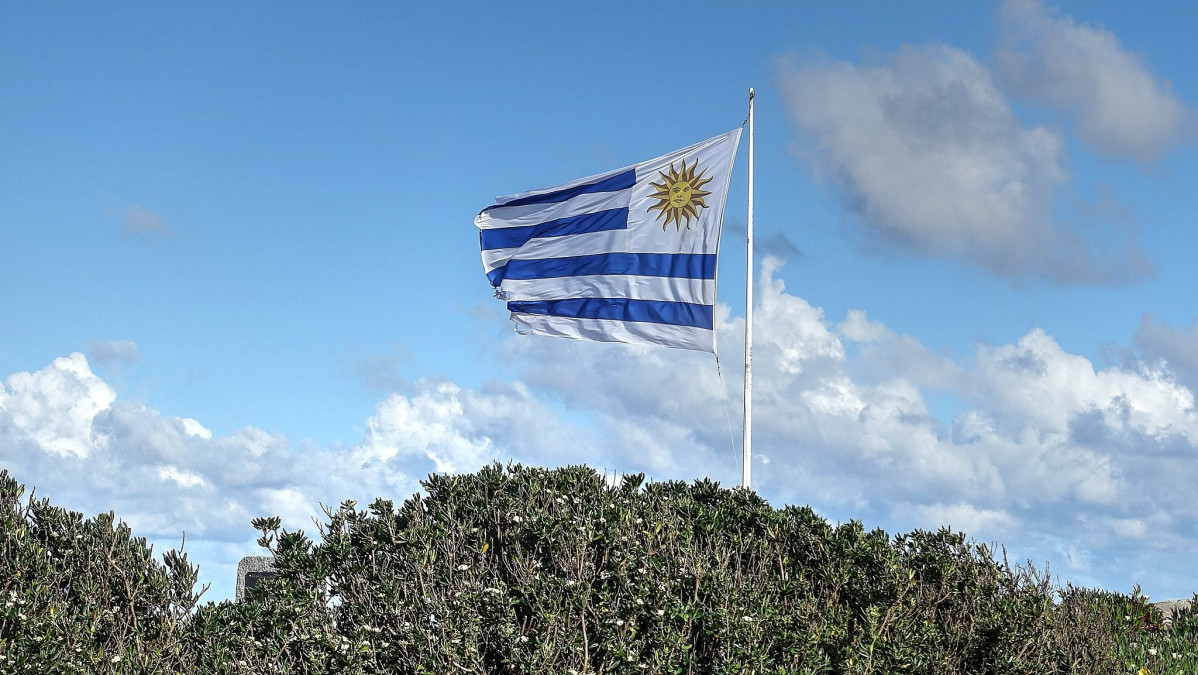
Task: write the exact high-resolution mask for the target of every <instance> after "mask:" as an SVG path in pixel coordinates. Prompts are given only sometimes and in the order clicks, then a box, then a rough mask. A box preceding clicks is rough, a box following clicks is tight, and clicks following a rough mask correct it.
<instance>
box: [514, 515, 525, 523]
mask: <svg viewBox="0 0 1198 675" xmlns="http://www.w3.org/2000/svg"><path fill="white" fill-rule="evenodd" d="M523 521H524V519H523V518H521V517H520V516H512V522H513V523H519V522H523Z"/></svg>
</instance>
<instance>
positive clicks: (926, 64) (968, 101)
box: [776, 44, 1151, 283]
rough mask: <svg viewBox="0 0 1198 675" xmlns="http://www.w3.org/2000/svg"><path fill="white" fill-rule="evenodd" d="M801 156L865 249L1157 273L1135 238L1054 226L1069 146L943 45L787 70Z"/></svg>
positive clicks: (1080, 278) (782, 78) (1005, 271)
mask: <svg viewBox="0 0 1198 675" xmlns="http://www.w3.org/2000/svg"><path fill="white" fill-rule="evenodd" d="M776 81H777V84H778V87H779V89H780V90H781V93H782V97H783V100H784V101H785V104H786V108H787V112H788V113H789V116H790V120H791V122H792V125H793V126H794V127H795V129H796V131H797V132H798V133H799V136H800V138H801V142H800V144H799V145H797V146H796V150H797V152H798V153H799V154H800V156H802V157H803V158H804V159H806V160H808V161H809V162H810V164H811V166H812V169H813V170H814V172H815V174H816V176H817V177H818V178H821V179H824V180H828V181H830V182H831V183H832V184H834V185H835V186H836V187H837V188H838V189H839V190H840V192H841V194H842V196H843V198H844V201H845V202H846V204H847V206H848V207H849V208H850V209H851V210H852V211H854V212H855V213H856V214H857V215H858V217H859V219H860V223H861V225H862V226H863V227H864V232H865V234H866V235H867V239H866V241H867V245H868V246H869V247H871V248H876V249H877V250H885V251H893V250H896V249H899V250H901V249H906V250H907V251H909V252H914V253H918V254H922V255H928V256H933V257H938V258H944V259H951V260H960V261H965V262H969V263H971V264H974V265H977V266H979V267H981V268H983V269H985V270H987V271H989V272H992V273H994V274H999V275H1003V276H1009V277H1012V278H1026V277H1039V278H1044V279H1049V280H1053V281H1060V282H1101V283H1112V282H1122V281H1126V280H1128V279H1133V278H1137V277H1140V276H1143V275H1145V274H1147V273H1149V272H1150V271H1151V265H1150V264H1149V263H1148V262H1147V261H1146V260H1145V259H1144V258H1143V256H1142V254H1141V253H1140V252H1139V250H1138V248H1137V247H1136V245H1135V243H1134V241H1133V240H1132V238H1131V235H1130V233H1129V232H1123V231H1118V232H1115V233H1114V235H1115V236H1113V237H1112V236H1109V235H1108V236H1106V239H1113V242H1112V241H1103V242H1098V241H1093V239H1094V234H1093V233H1090V232H1085V233H1083V232H1080V231H1075V230H1073V229H1071V228H1068V227H1065V226H1063V225H1061V224H1059V223H1054V220H1053V216H1054V208H1055V193H1056V191H1057V189H1058V188H1059V187H1060V186H1062V185H1064V184H1065V183H1066V181H1067V179H1068V177H1069V176H1068V172H1067V170H1066V168H1065V167H1066V155H1065V143H1064V140H1063V138H1062V137H1061V136H1060V135H1059V134H1058V133H1056V132H1055V131H1053V130H1050V129H1048V128H1046V127H1043V126H1026V125H1024V124H1022V123H1021V122H1020V121H1019V120H1018V119H1017V118H1016V116H1015V114H1014V112H1013V111H1012V109H1011V106H1010V103H1009V102H1008V101H1007V99H1006V97H1005V96H1004V95H1003V93H1002V92H1001V91H1000V89H999V88H998V86H997V85H996V83H995V82H994V78H993V77H992V75H991V73H990V71H989V70H988V69H987V68H986V67H985V66H984V65H983V64H981V63H979V62H978V61H977V60H976V59H975V58H974V57H973V56H971V55H969V54H967V53H965V52H963V51H961V50H959V49H955V48H953V47H950V46H947V45H941V44H935V45H928V46H905V47H903V48H902V49H900V50H899V51H898V52H897V53H896V54H895V55H894V56H893V59H892V60H891V61H890V62H888V63H879V64H875V65H868V66H857V65H853V64H850V63H847V62H844V61H834V60H827V59H825V60H818V59H815V60H807V61H805V62H802V63H795V62H783V63H782V64H781V65H780V66H779V68H778V73H777V77H776Z"/></svg>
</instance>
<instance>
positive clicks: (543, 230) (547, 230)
mask: <svg viewBox="0 0 1198 675" xmlns="http://www.w3.org/2000/svg"><path fill="white" fill-rule="evenodd" d="M627 229H628V209H627V208H623V209H610V210H607V211H596V212H595V213H584V214H582V215H581V216H570V217H569V218H559V219H557V220H550V221H547V222H544V223H538V224H536V225H529V226H527V227H501V228H496V229H494V230H483V231H482V233H481V234H482V247H483V250H484V251H490V250H494V249H497V248H517V247H519V246H523V245H524V244H526V243H528V240H529V239H535V238H537V237H564V236H566V235H569V234H586V233H588V232H606V231H608V230H627Z"/></svg>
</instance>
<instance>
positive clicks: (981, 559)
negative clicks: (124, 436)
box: [0, 465, 1198, 674]
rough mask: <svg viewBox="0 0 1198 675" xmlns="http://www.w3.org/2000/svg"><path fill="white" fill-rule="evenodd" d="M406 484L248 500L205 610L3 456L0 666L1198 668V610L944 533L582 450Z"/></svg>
mask: <svg viewBox="0 0 1198 675" xmlns="http://www.w3.org/2000/svg"><path fill="white" fill-rule="evenodd" d="M423 485H424V488H425V490H424V494H422V495H416V496H413V497H411V498H409V499H408V500H407V501H405V502H404V503H403V504H401V505H400V506H399V507H398V508H396V506H395V504H394V503H393V502H390V501H386V500H381V499H380V500H377V501H375V502H374V503H372V504H370V505H369V506H367V507H365V508H359V507H358V505H357V504H355V503H353V502H346V503H343V504H341V505H340V506H339V507H338V508H335V509H328V510H327V511H326V518H325V519H323V520H322V521H321V522H320V523H318V524H317V528H316V532H315V533H314V537H312V538H310V537H309V536H307V535H306V534H304V533H303V532H289V531H286V530H284V529H282V528H281V527H280V521H279V519H278V518H260V519H257V520H255V521H254V522H253V526H254V527H255V528H256V529H258V530H259V531H260V532H261V535H262V536H261V538H260V539H259V543H260V544H261V545H262V546H264V547H266V548H267V549H269V550H270V551H271V553H272V554H273V555H274V556H275V559H274V564H275V567H276V570H277V572H278V576H276V577H275V578H273V579H269V580H267V581H264V582H262V583H260V584H259V585H257V586H256V587H254V588H253V589H252V590H251V591H250V592H249V595H248V597H247V598H246V600H245V601H243V602H236V603H234V602H220V603H211V602H209V603H205V604H200V603H199V598H200V594H201V593H202V590H200V591H197V590H196V588H195V586H196V580H197V571H196V569H195V567H194V566H193V565H191V564H190V563H189V562H188V561H187V557H186V555H185V554H183V553H181V552H179V551H167V552H166V553H165V554H164V555H163V556H162V559H161V561H159V560H158V558H157V557H156V556H154V555H153V553H152V551H151V550H150V548H149V547H148V546H146V543H145V541H144V540H143V539H139V538H136V537H134V536H133V535H132V534H131V533H130V531H129V528H128V527H127V526H125V525H124V524H122V523H120V522H119V521H117V520H116V518H115V517H114V516H113V514H111V513H109V514H101V515H99V516H97V517H95V518H93V519H88V520H85V519H83V518H82V516H80V515H79V514H77V513H72V512H69V511H66V510H63V509H60V508H58V507H54V506H52V505H50V504H49V503H48V502H47V501H45V500H37V499H35V498H34V496H33V495H29V496H28V497H27V498H26V497H25V496H24V489H23V487H22V486H21V485H20V484H19V483H18V482H17V481H16V480H14V479H13V478H11V477H10V476H8V474H7V472H0V672H3V673H25V672H29V673H75V672H99V673H108V672H113V673H175V672H187V673H271V672H279V673H283V672H286V673H362V674H366V673H438V674H440V673H452V672H467V673H861V674H865V673H879V674H880V673H929V674H930V673H937V674H943V673H1171V672H1179V673H1180V672H1184V673H1192V672H1196V671H1198V617H1196V616H1195V615H1194V614H1193V613H1192V612H1191V611H1183V612H1181V613H1179V614H1178V615H1176V616H1174V617H1173V618H1172V620H1171V621H1168V620H1165V618H1164V617H1162V616H1161V613H1160V612H1159V611H1158V610H1157V609H1156V608H1155V607H1153V606H1152V605H1151V604H1149V603H1148V601H1147V599H1146V598H1144V597H1143V596H1142V595H1141V594H1140V593H1139V591H1138V589H1136V590H1134V591H1133V592H1132V594H1131V595H1122V594H1117V593H1109V592H1106V591H1097V590H1088V589H1079V588H1074V587H1071V586H1067V587H1065V588H1063V589H1061V588H1057V587H1055V586H1054V585H1053V584H1052V583H1051V582H1050V580H1049V578H1048V577H1047V575H1046V574H1044V573H1041V572H1038V571H1037V570H1035V569H1034V568H1033V567H1031V566H1030V565H1029V566H1012V565H1010V564H1009V563H1008V562H1007V560H1006V559H1005V557H1004V556H1002V555H996V552H995V551H992V550H991V549H990V548H988V547H986V546H984V545H980V544H976V543H973V542H971V541H969V540H968V539H967V538H966V537H965V536H964V535H963V534H960V533H956V532H951V531H949V530H947V529H944V530H940V531H938V532H925V531H915V532H912V533H910V534H904V535H899V536H893V537H892V536H890V535H888V534H886V533H885V532H883V531H881V530H872V531H869V530H866V529H865V528H864V527H862V525H861V524H860V523H858V522H855V521H853V522H849V523H844V524H840V525H835V524H831V523H829V522H827V521H826V520H825V519H823V518H821V517H820V516H819V515H817V514H816V513H815V512H814V511H812V510H811V509H810V508H806V507H793V506H788V507H785V508H782V509H775V508H773V507H772V506H770V505H769V504H768V503H767V502H765V501H764V500H762V499H761V498H760V497H758V496H757V495H756V494H754V493H752V492H749V491H746V490H741V489H731V490H729V489H723V488H720V487H719V486H718V485H717V484H715V483H712V482H710V481H696V482H695V483H692V484H686V483H681V482H665V483H647V484H646V483H645V482H644V480H643V477H642V476H629V477H625V478H623V479H622V480H621V481H619V482H618V483H617V484H609V483H608V482H606V481H605V480H604V479H603V477H602V476H600V475H598V474H597V473H596V472H595V471H593V470H591V469H589V468H586V467H569V468H563V469H552V470H547V469H537V468H528V467H521V466H510V467H507V468H504V467H501V466H498V465H494V466H490V467H487V468H484V469H483V470H481V471H479V472H478V473H475V474H470V475H459V476H438V475H434V476H430V477H429V478H428V480H427V481H425V482H424V484H423Z"/></svg>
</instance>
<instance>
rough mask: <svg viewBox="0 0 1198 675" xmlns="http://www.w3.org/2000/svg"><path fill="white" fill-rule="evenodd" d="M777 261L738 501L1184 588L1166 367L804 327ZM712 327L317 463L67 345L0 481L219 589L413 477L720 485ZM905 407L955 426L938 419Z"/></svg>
mask: <svg viewBox="0 0 1198 675" xmlns="http://www.w3.org/2000/svg"><path fill="white" fill-rule="evenodd" d="M780 265H781V262H780V261H778V260H776V259H773V258H769V259H767V261H766V264H765V265H763V269H762V274H761V278H760V280H759V292H758V294H757V297H758V298H759V301H760V303H761V304H760V308H759V310H758V313H757V320H758V321H759V322H760V323H759V324H758V326H757V331H756V335H757V339H756V340H757V341H756V344H755V350H754V353H755V364H756V369H755V372H756V376H755V381H754V383H755V398H754V410H755V413H756V418H755V429H754V441H755V446H754V450H755V456H756V458H757V462H758V464H757V471H756V472H755V473H754V477H755V481H754V487H755V489H757V490H758V491H759V492H761V493H762V494H763V495H765V496H766V497H767V498H769V499H771V500H772V501H773V502H774V503H775V504H777V505H781V504H783V503H797V504H810V505H812V506H813V507H815V508H816V509H817V510H818V511H819V512H821V513H823V514H825V515H827V516H828V517H831V518H833V519H836V520H848V519H849V518H856V519H861V520H863V521H865V522H866V523H867V524H868V525H870V526H881V527H885V528H887V529H889V530H891V531H895V532H899V531H908V530H910V529H913V528H917V527H920V528H937V527H940V526H951V527H953V528H954V529H957V530H963V531H965V532H967V533H968V534H969V535H971V536H973V537H975V538H978V539H980V540H982V541H986V542H993V541H997V542H1000V543H1004V544H1006V545H1008V546H1009V547H1011V549H1012V554H1013V555H1014V556H1015V559H1017V560H1018V559H1023V558H1025V557H1026V558H1030V559H1032V560H1034V561H1037V562H1039V563H1042V562H1044V561H1051V563H1052V564H1053V566H1054V571H1055V572H1056V573H1057V574H1059V575H1060V576H1061V577H1062V578H1063V579H1065V580H1069V581H1072V582H1074V583H1080V584H1091V585H1101V586H1103V587H1106V588H1112V589H1116V590H1129V589H1130V587H1131V586H1132V585H1133V584H1135V583H1140V584H1143V585H1144V586H1145V588H1146V589H1147V590H1148V591H1149V592H1150V593H1153V594H1156V595H1161V596H1174V595H1184V594H1188V593H1189V592H1190V591H1191V590H1192V589H1191V588H1189V586H1188V584H1190V583H1192V579H1191V578H1190V576H1189V575H1190V573H1191V571H1192V560H1193V558H1194V556H1195V555H1198V540H1196V539H1195V538H1194V536H1193V526H1194V523H1195V522H1196V521H1198V506H1195V505H1194V504H1193V500H1192V499H1190V498H1189V496H1188V495H1190V494H1191V493H1192V489H1191V487H1192V485H1193V484H1194V482H1195V481H1196V480H1198V469H1195V468H1194V467H1198V462H1195V459H1198V411H1196V410H1195V405H1194V394H1193V392H1194V390H1193V389H1192V388H1191V387H1189V386H1187V385H1186V384H1184V383H1183V380H1182V379H1180V378H1179V377H1178V376H1177V375H1176V372H1177V368H1180V367H1183V366H1178V367H1177V368H1175V366H1174V365H1173V363H1172V362H1171V361H1170V359H1171V358H1174V357H1173V354H1174V353H1181V352H1178V351H1177V350H1174V351H1169V350H1167V349H1165V348H1161V349H1160V350H1158V351H1159V352H1160V354H1154V353H1150V350H1148V349H1144V350H1143V351H1144V352H1145V358H1143V359H1140V360H1131V361H1130V362H1129V363H1127V364H1124V365H1120V366H1111V367H1096V366H1095V365H1094V364H1093V363H1092V362H1090V361H1089V360H1088V359H1086V358H1085V357H1083V356H1081V355H1077V354H1072V353H1069V352H1067V351H1065V350H1064V349H1062V348H1061V346H1060V345H1059V344H1058V343H1057V342H1056V341H1055V340H1054V339H1053V338H1052V336H1050V335H1048V334H1047V333H1045V332H1044V331H1041V330H1032V331H1029V333H1028V334H1027V335H1025V336H1023V337H1022V338H1020V339H1019V340H1017V341H1015V342H1013V343H1010V344H1001V345H980V346H979V347H978V348H977V350H976V351H975V353H974V354H972V355H971V356H970V357H969V358H968V359H961V360H954V359H951V358H948V357H945V356H943V355H940V354H937V353H935V352H934V351H932V350H930V349H928V348H927V347H926V346H924V345H922V344H921V343H920V342H919V341H918V340H916V339H915V338H913V337H911V336H907V335H902V334H899V333H896V332H894V331H892V330H891V329H890V328H888V327H887V326H885V325H884V324H882V323H879V322H877V321H874V320H872V319H870V317H869V316H868V315H867V314H866V313H865V312H862V311H859V310H854V311H852V312H850V313H849V314H848V315H847V316H845V317H843V318H838V319H832V318H830V317H828V316H826V315H825V313H824V311H823V310H822V309H820V308H819V307H816V306H813V305H812V304H810V303H809V302H807V301H806V300H804V299H803V298H800V297H798V296H795V295H793V294H791V293H790V292H788V291H787V289H786V287H785V284H784V283H783V282H782V281H781V279H779V278H778V275H777V272H778V268H779V266H780ZM717 321H718V330H719V341H720V344H721V349H722V353H723V354H724V357H723V358H724V359H725V360H724V362H723V363H722V367H723V377H720V376H719V375H717V373H716V372H715V369H714V368H713V365H714V364H713V363H712V360H711V359H710V357H709V356H707V355H703V354H697V353H691V352H681V351H675V350H665V349H656V348H651V347H628V346H623V345H607V344H597V343H581V342H575V341H570V340H562V339H553V338H519V337H513V338H512V339H510V340H508V341H506V342H505V343H504V345H503V347H502V349H503V350H504V351H505V352H506V353H505V357H506V358H508V359H509V361H510V363H511V364H513V367H514V368H515V369H516V371H517V372H519V373H520V374H519V376H518V377H517V378H516V380H515V381H512V382H490V383H487V384H485V385H482V386H479V387H474V388H471V387H463V386H461V385H459V384H457V383H454V382H452V381H448V380H442V379H423V380H418V381H416V382H413V383H411V384H409V385H405V386H404V388H403V390H402V391H396V392H392V393H390V394H388V395H387V396H386V397H385V398H383V399H382V400H381V401H380V402H379V403H378V405H377V406H376V408H375V410H374V413H373V414H372V415H371V416H370V417H369V419H368V420H366V423H365V425H364V427H365V432H364V434H363V436H362V438H361V441H360V442H359V443H357V444H354V445H348V446H335V447H328V448H323V447H315V446H306V447H295V446H293V445H292V444H291V443H290V442H289V441H288V440H287V439H286V438H285V437H283V436H281V435H278V434H270V433H267V432H264V431H261V430H259V429H255V428H252V427H247V428H245V429H241V430H239V431H237V432H234V433H232V434H229V435H225V436H218V435H215V434H213V433H212V431H211V430H209V429H207V428H206V427H204V425H203V424H202V421H200V420H194V419H188V418H179V417H170V416H166V415H163V414H162V413H160V412H158V411H156V410H154V409H152V408H147V407H145V406H140V405H135V404H133V403H130V402H128V401H124V400H121V399H120V398H118V397H117V396H116V395H115V393H114V392H113V390H112V389H111V387H109V386H108V385H107V384H106V383H105V382H104V381H103V380H102V379H101V378H99V377H97V376H96V375H95V374H94V373H92V372H91V370H90V367H89V364H88V361H87V359H86V358H85V357H84V356H83V355H81V354H72V355H70V356H67V357H63V358H60V359H56V360H55V361H54V362H53V363H51V364H49V365H47V366H46V367H45V368H43V369H41V370H39V371H36V372H32V373H16V374H14V375H11V376H9V377H8V378H7V379H6V380H5V381H4V383H3V386H2V387H0V465H2V466H4V467H6V468H9V469H10V470H12V471H13V473H14V475H16V476H17V477H18V478H20V479H21V480H23V481H25V482H26V483H28V484H30V485H35V486H37V487H38V490H39V494H43V495H45V496H48V497H51V498H52V499H54V500H55V501H56V502H58V503H62V504H63V505H66V506H69V507H71V508H75V509H79V510H83V511H85V512H90V513H94V512H96V511H100V510H108V509H113V510H115V511H116V512H117V513H118V514H120V515H121V516H122V517H123V518H124V519H125V520H126V521H128V522H129V523H130V524H131V525H132V526H133V527H134V528H135V529H136V530H137V531H138V532H139V533H141V534H145V535H148V536H150V537H151V538H153V539H155V540H156V541H160V542H162V543H163V544H164V545H174V544H175V543H177V541H178V537H179V535H180V533H181V532H183V531H186V532H187V537H188V542H189V544H188V545H189V546H191V547H194V548H193V549H192V551H193V556H196V557H197V559H199V560H200V562H201V564H202V565H204V566H205V567H204V570H205V572H204V578H205V580H208V581H215V582H217V587H218V591H217V597H221V595H222V594H227V593H229V592H230V591H231V588H232V579H233V569H234V567H235V565H236V562H237V559H238V558H239V557H240V556H242V555H247V554H252V553H255V552H256V549H255V547H254V546H253V544H252V539H253V537H254V533H253V532H251V531H249V526H248V524H249V521H250V519H251V518H253V517H255V516H259V515H271V514H275V515H281V516H283V517H284V518H285V522H286V523H287V525H288V526H289V527H292V528H297V527H298V528H310V526H311V523H310V519H311V518H312V517H313V516H315V515H317V514H318V513H319V504H321V503H324V504H336V503H339V502H340V501H342V500H345V499H357V500H358V501H359V502H367V501H369V500H371V499H373V498H375V497H380V496H381V497H385V498H390V499H396V500H402V499H403V498H405V497H406V496H407V495H409V494H411V493H412V492H414V491H416V490H417V489H419V484H418V481H419V480H420V479H422V478H423V477H424V476H425V475H426V474H427V473H429V472H432V471H459V472H460V471H474V470H476V469H478V468H479V467H480V466H482V465H483V464H486V463H488V462H491V461H503V462H506V461H508V460H515V461H520V462H524V463H531V464H536V465H544V466H560V465H566V464H577V463H587V464H589V465H591V466H594V467H596V468H598V469H600V470H604V469H606V470H609V471H612V472H617V471H619V472H635V471H644V472H647V473H649V474H650V475H651V476H653V477H654V478H656V479H662V480H664V479H683V480H689V479H693V478H697V477H711V478H714V479H717V480H720V481H722V482H724V483H725V484H735V483H736V482H737V481H738V479H739V474H740V471H739V456H740V453H739V448H738V447H737V442H736V441H734V440H733V437H736V438H739V411H740V405H741V401H740V398H739V396H740V386H741V385H740V373H741V367H742V366H743V363H741V362H740V359H739V358H738V356H739V354H741V353H743V352H742V348H743V344H742V343H741V342H740V336H741V335H743V328H744V324H743V319H741V318H738V317H731V316H729V314H728V311H727V308H726V307H720V308H718V311H717ZM1176 332H1177V333H1179V335H1177V336H1176V337H1178V338H1179V342H1180V344H1182V345H1183V346H1185V345H1189V344H1191V343H1198V339H1194V338H1192V337H1188V336H1187V334H1186V332H1185V331H1176ZM1142 334H1143V336H1150V335H1151V330H1143V331H1142ZM1143 336H1142V337H1141V338H1139V339H1140V340H1141V342H1143V343H1144V344H1155V343H1151V342H1150V337H1143ZM1161 344H1165V342H1163V341H1161ZM930 392H939V394H940V395H946V396H951V397H954V398H955V399H956V400H957V401H959V403H960V412H959V413H956V412H954V413H952V414H945V413H943V412H941V413H937V412H936V411H935V410H933V408H932V406H930V405H929V402H928V396H929V393H930ZM222 585H223V586H222ZM222 587H223V589H224V590H223V591H221V590H219V589H221V588H222Z"/></svg>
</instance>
